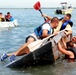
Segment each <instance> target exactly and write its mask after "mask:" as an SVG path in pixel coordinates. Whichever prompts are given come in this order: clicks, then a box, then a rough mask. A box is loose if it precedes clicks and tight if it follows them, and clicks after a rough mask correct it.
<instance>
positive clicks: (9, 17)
mask: <svg viewBox="0 0 76 75" xmlns="http://www.w3.org/2000/svg"><path fill="white" fill-rule="evenodd" d="M5 19H6V21H13V20H14V19H13V17H12V16H11V14H10V12H7V15H5Z"/></svg>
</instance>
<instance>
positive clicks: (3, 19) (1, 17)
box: [0, 13, 5, 22]
mask: <svg viewBox="0 0 76 75" xmlns="http://www.w3.org/2000/svg"><path fill="white" fill-rule="evenodd" d="M4 21H5V18H4V16H3V15H2V13H0V22H4Z"/></svg>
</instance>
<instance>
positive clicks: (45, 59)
mask: <svg viewBox="0 0 76 75" xmlns="http://www.w3.org/2000/svg"><path fill="white" fill-rule="evenodd" d="M61 38H63V39H64V40H65V42H68V41H69V40H70V35H68V36H66V35H65V33H64V31H63V32H61V33H59V34H58V35H56V36H54V37H52V38H50V40H49V41H46V43H45V42H44V44H42V45H41V46H40V47H38V48H37V49H35V50H34V51H32V52H30V53H29V54H27V55H23V56H21V57H19V56H18V57H19V58H16V60H14V61H13V62H10V63H8V64H6V65H5V67H16V68H18V67H28V66H34V65H45V64H53V63H54V62H55V61H56V60H57V59H58V58H59V57H60V56H61V55H62V53H61V52H60V51H59V50H58V48H57V43H58V42H59V41H60V42H61V43H62V40H60V39H61Z"/></svg>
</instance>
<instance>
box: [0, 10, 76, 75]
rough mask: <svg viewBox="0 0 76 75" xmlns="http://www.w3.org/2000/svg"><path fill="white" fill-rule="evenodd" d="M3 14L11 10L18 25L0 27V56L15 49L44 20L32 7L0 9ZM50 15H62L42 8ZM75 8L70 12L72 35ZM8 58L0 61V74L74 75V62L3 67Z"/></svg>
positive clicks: (75, 33)
mask: <svg viewBox="0 0 76 75" xmlns="http://www.w3.org/2000/svg"><path fill="white" fill-rule="evenodd" d="M0 11H1V12H2V13H3V14H6V13H7V12H8V11H9V12H11V14H12V15H13V17H14V18H16V19H17V20H18V23H19V26H18V27H15V28H9V29H7V28H6V29H0V56H1V55H2V54H3V53H10V52H14V51H16V50H17V49H18V48H19V47H20V46H21V45H22V44H23V43H24V42H25V38H26V37H27V36H28V35H29V34H30V33H32V32H33V29H34V28H35V27H37V26H39V25H40V24H42V23H43V22H44V19H43V18H42V17H41V14H40V12H39V11H36V10H34V9H0ZM42 11H43V12H44V13H45V14H47V15H50V16H52V17H53V16H57V17H62V16H63V15H55V14H54V11H55V9H42ZM75 12H76V9H74V10H73V13H72V21H73V22H74V25H73V35H76V31H75V29H76V26H75V25H76V17H75V14H76V13H75ZM7 63H8V60H5V61H3V62H0V75H14V74H15V75H76V63H75V62H74V63H67V62H64V61H58V62H56V63H55V64H53V65H45V66H35V67H28V68H17V69H11V68H5V67H4V65H5V64H7Z"/></svg>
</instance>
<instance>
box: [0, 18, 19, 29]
mask: <svg viewBox="0 0 76 75" xmlns="http://www.w3.org/2000/svg"><path fill="white" fill-rule="evenodd" d="M18 25H19V24H18V22H17V20H16V19H15V20H14V21H11V22H0V28H3V27H4V28H5V27H16V26H18Z"/></svg>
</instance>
